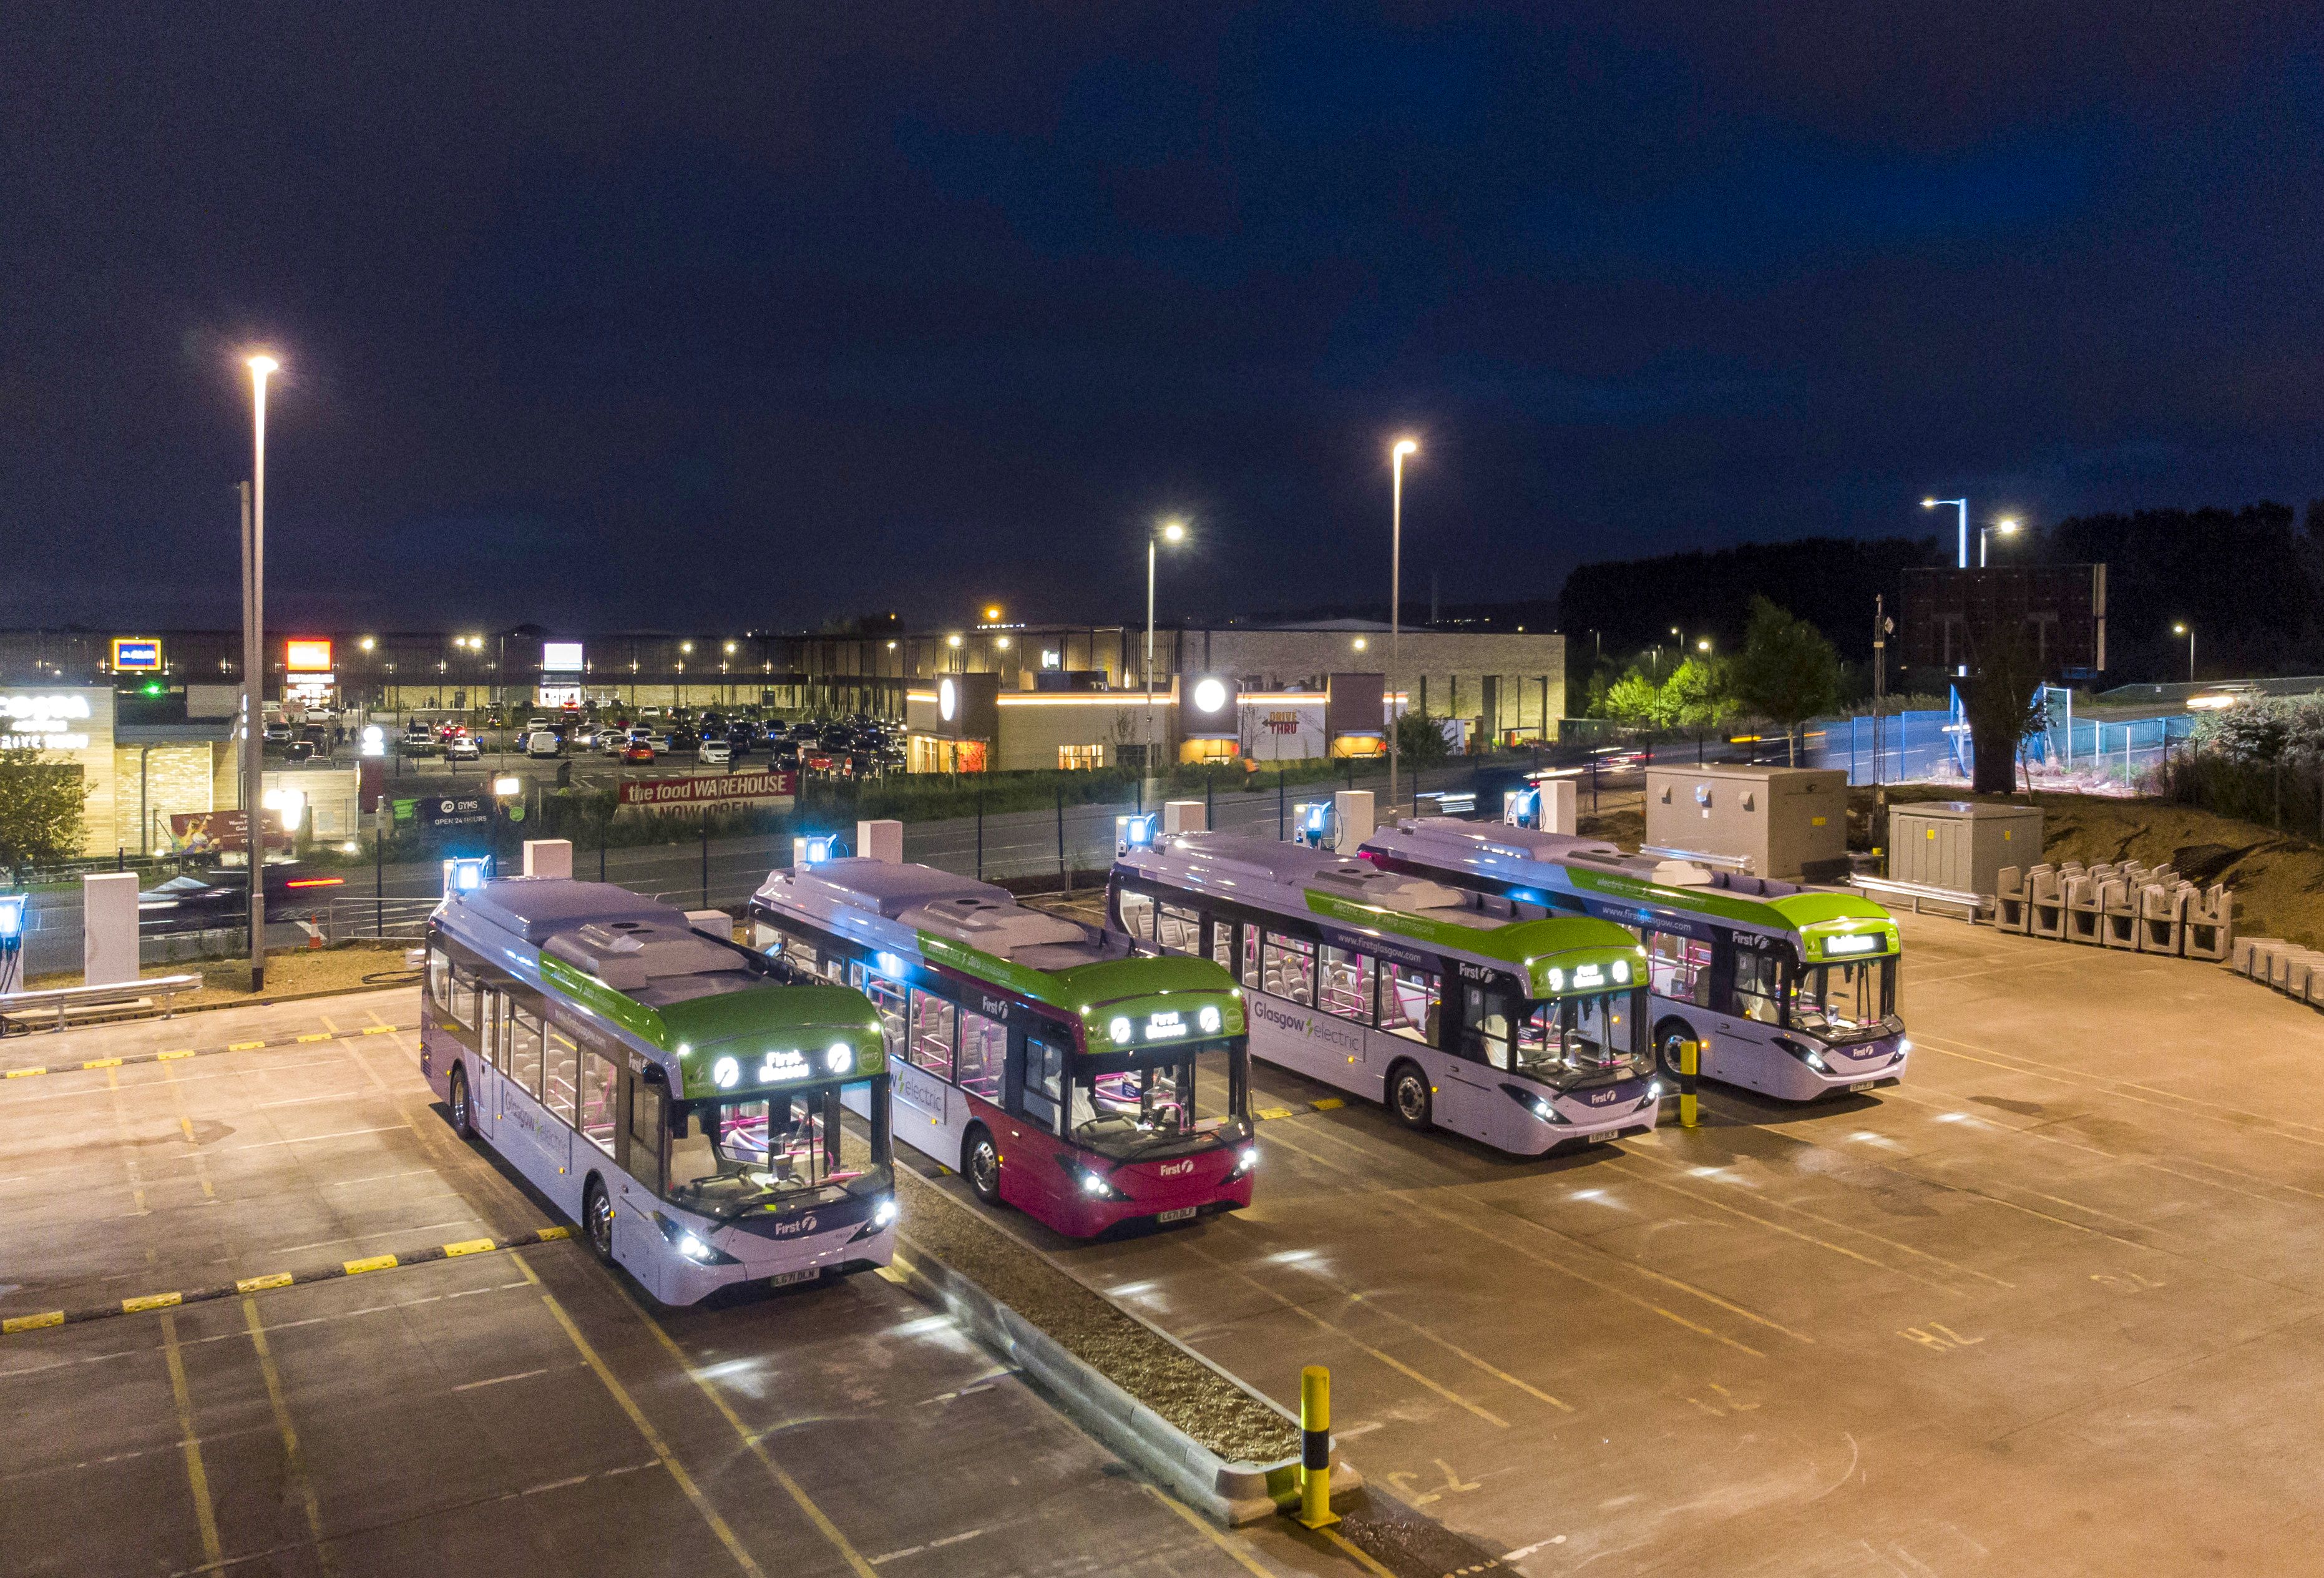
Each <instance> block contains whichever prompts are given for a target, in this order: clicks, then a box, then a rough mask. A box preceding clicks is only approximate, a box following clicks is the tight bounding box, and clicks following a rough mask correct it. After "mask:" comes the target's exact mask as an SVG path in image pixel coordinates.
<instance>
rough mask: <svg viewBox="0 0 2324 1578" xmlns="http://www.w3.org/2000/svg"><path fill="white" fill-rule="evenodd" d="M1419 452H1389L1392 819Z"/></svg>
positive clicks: (1407, 444)
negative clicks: (1412, 496) (1413, 458)
mask: <svg viewBox="0 0 2324 1578" xmlns="http://www.w3.org/2000/svg"><path fill="white" fill-rule="evenodd" d="M1419 452H1420V446H1419V445H1418V444H1416V443H1414V442H1413V441H1412V440H1411V439H1410V438H1398V439H1397V441H1396V448H1394V449H1392V450H1391V451H1390V452H1389V463H1390V465H1391V466H1392V467H1393V469H1394V472H1395V482H1394V484H1393V486H1392V490H1391V494H1390V503H1389V510H1388V815H1389V816H1390V817H1394V816H1395V815H1396V779H1397V768H1398V766H1400V765H1401V761H1400V756H1401V743H1400V742H1399V741H1398V740H1397V734H1398V733H1399V732H1400V731H1399V729H1398V727H1397V725H1398V724H1402V723H1403V722H1404V717H1403V715H1402V713H1401V712H1400V711H1399V710H1398V709H1397V705H1396V686H1397V675H1399V674H1401V673H1402V672H1403V670H1404V662H1403V659H1404V457H1406V456H1407V455H1416V454H1418V453H1419Z"/></svg>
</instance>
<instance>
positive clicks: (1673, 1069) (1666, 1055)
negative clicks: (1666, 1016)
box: [1655, 1020, 1702, 1079]
mask: <svg viewBox="0 0 2324 1578" xmlns="http://www.w3.org/2000/svg"><path fill="white" fill-rule="evenodd" d="M1697 1039H1698V1038H1697V1037H1696V1036H1695V1033H1694V1027H1693V1026H1692V1025H1690V1024H1688V1023H1687V1022H1686V1021H1685V1020H1664V1021H1663V1022H1662V1024H1661V1026H1660V1027H1658V1028H1657V1029H1655V1055H1656V1056H1657V1057H1660V1058H1661V1060H1662V1066H1663V1072H1664V1073H1665V1074H1666V1075H1669V1076H1670V1077H1671V1078H1673V1079H1676V1078H1677V1077H1678V1075H1679V1067H1678V1048H1679V1043H1680V1042H1682V1041H1695V1040H1697ZM1701 1069H1702V1054H1701V1051H1700V1050H1698V1051H1697V1052H1696V1053H1695V1071H1696V1072H1697V1073H1701Z"/></svg>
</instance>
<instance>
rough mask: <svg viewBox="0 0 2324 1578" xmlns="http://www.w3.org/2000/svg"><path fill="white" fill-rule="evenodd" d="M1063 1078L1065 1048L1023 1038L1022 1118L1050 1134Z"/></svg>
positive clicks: (1055, 1120)
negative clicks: (1023, 1111)
mask: <svg viewBox="0 0 2324 1578" xmlns="http://www.w3.org/2000/svg"><path fill="white" fill-rule="evenodd" d="M1064 1086H1065V1048H1063V1047H1058V1046H1056V1045H1054V1044H1052V1043H1050V1042H1047V1041H1044V1040H1041V1039H1040V1038H1037V1037H1034V1036H1028V1037H1026V1038H1025V1116H1027V1117H1028V1118H1030V1119H1032V1120H1033V1121H1035V1122H1036V1123H1038V1124H1040V1125H1041V1126H1042V1127H1043V1128H1044V1129H1047V1130H1049V1131H1050V1132H1051V1133H1055V1132H1056V1128H1057V1103H1058V1101H1059V1099H1060V1098H1061V1097H1062V1096H1063V1095H1064V1094H1065V1090H1064Z"/></svg>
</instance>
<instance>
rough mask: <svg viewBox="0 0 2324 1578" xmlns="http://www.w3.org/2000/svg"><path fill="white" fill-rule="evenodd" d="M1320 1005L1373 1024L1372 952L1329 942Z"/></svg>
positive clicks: (1325, 954) (1318, 1004) (1324, 959)
mask: <svg viewBox="0 0 2324 1578" xmlns="http://www.w3.org/2000/svg"><path fill="white" fill-rule="evenodd" d="M1317 1006H1318V1007H1320V1008H1322V1009H1323V1011H1324V1012H1325V1013H1328V1014H1337V1015H1338V1016H1339V1017H1340V1018H1342V1019H1343V1020H1355V1021H1356V1023H1358V1024H1360V1025H1368V1024H1370V1023H1371V1022H1372V961H1371V955H1369V954H1358V953H1351V952H1350V951H1349V950H1348V949H1346V948H1335V947H1332V946H1328V945H1327V946H1325V947H1324V949H1323V978H1322V990H1321V992H1320V993H1319V995H1318V1000H1317Z"/></svg>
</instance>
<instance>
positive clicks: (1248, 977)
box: [1242, 921, 1259, 992]
mask: <svg viewBox="0 0 2324 1578" xmlns="http://www.w3.org/2000/svg"><path fill="white" fill-rule="evenodd" d="M1242 983H1243V984H1244V985H1245V986H1248V987H1250V989H1251V990H1252V991H1253V992H1256V991H1258V990H1259V927H1255V926H1253V925H1251V924H1250V922H1249V921H1245V922H1244V923H1243V928H1242Z"/></svg>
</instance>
